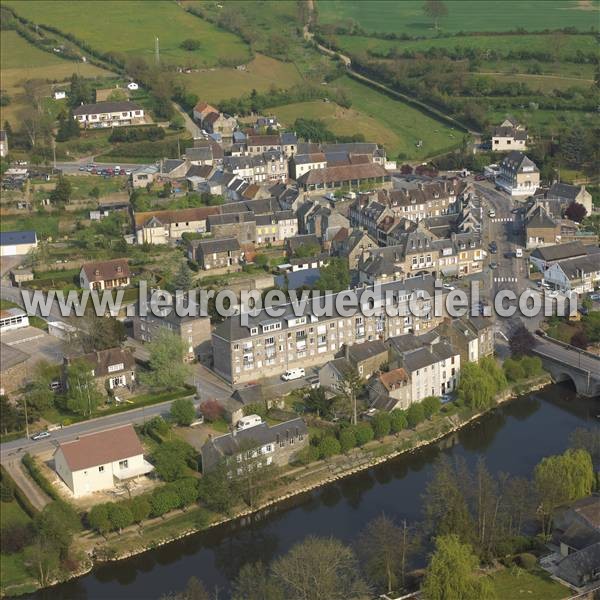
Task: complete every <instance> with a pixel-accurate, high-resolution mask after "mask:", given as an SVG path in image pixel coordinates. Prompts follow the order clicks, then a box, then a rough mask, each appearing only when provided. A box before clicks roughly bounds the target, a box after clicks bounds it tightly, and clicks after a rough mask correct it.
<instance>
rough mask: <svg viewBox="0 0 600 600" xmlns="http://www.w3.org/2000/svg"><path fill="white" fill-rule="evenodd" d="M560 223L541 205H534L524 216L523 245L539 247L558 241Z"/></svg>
mask: <svg viewBox="0 0 600 600" xmlns="http://www.w3.org/2000/svg"><path fill="white" fill-rule="evenodd" d="M560 236H561V228H560V223H559V222H558V221H555V220H554V219H553V218H552V217H551V216H550V215H549V214H548V212H547V211H546V209H545V208H544V207H543V206H542V205H539V204H538V205H535V206H534V207H533V208H532V210H530V211H529V213H528V214H527V215H526V217H525V247H526V248H527V249H528V250H530V249H532V248H540V247H541V246H550V245H553V244H556V243H559V242H560Z"/></svg>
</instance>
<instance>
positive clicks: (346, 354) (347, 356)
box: [344, 344, 350, 360]
mask: <svg viewBox="0 0 600 600" xmlns="http://www.w3.org/2000/svg"><path fill="white" fill-rule="evenodd" d="M344 358H345V359H346V360H350V346H349V345H348V344H344Z"/></svg>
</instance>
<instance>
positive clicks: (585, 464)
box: [534, 449, 595, 535]
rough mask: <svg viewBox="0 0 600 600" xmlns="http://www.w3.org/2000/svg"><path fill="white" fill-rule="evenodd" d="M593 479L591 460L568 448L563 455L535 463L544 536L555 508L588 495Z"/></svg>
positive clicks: (588, 455) (548, 530)
mask: <svg viewBox="0 0 600 600" xmlns="http://www.w3.org/2000/svg"><path fill="white" fill-rule="evenodd" d="M594 480H595V476H594V467H593V465H592V458H591V456H590V454H589V453H588V452H587V451H586V450H573V449H569V450H567V451H566V452H565V453H564V454H561V455H555V456H548V457H546V458H543V459H542V460H541V462H539V463H538V464H537V466H536V467H535V470H534V485H535V488H536V492H537V496H538V499H539V503H540V504H539V514H540V516H541V519H542V525H543V531H544V534H546V535H549V534H550V531H551V525H552V513H553V512H554V511H555V510H556V508H558V507H559V506H560V505H561V504H565V503H567V502H573V501H574V500H578V499H579V498H583V497H584V496H588V495H589V494H590V493H591V492H592V488H593V485H594Z"/></svg>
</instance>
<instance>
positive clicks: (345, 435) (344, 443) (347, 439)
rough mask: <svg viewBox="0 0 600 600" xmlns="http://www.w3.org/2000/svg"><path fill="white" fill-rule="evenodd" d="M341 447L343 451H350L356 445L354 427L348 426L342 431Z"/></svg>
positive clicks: (340, 436)
mask: <svg viewBox="0 0 600 600" xmlns="http://www.w3.org/2000/svg"><path fill="white" fill-rule="evenodd" d="M339 438H340V447H341V450H342V452H344V453H345V452H348V450H352V448H355V447H356V434H355V433H354V429H353V428H352V427H346V428H344V429H342V430H341V431H340V435H339Z"/></svg>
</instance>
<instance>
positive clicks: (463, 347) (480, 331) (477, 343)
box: [438, 316, 495, 364]
mask: <svg viewBox="0 0 600 600" xmlns="http://www.w3.org/2000/svg"><path fill="white" fill-rule="evenodd" d="M494 328H495V325H494V320H493V319H492V318H490V317H467V316H464V317H461V318H458V319H450V318H447V319H445V320H444V322H443V323H442V324H441V325H440V326H439V327H438V331H439V333H440V335H441V336H442V337H443V338H444V339H446V340H447V341H448V342H449V343H450V345H451V346H452V347H453V348H455V349H456V350H458V352H459V353H460V362H461V364H465V363H467V362H479V360H480V359H482V358H483V357H484V356H491V355H493V354H494Z"/></svg>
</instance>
